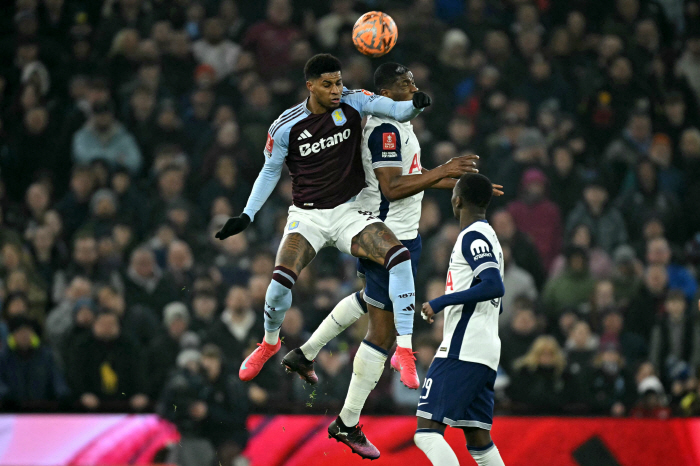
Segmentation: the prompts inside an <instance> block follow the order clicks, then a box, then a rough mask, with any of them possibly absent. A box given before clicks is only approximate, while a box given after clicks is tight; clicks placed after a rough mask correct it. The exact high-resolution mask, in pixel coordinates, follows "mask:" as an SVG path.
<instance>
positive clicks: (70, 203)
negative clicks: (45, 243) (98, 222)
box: [56, 165, 95, 238]
mask: <svg viewBox="0 0 700 466" xmlns="http://www.w3.org/2000/svg"><path fill="white" fill-rule="evenodd" d="M94 187H95V178H94V175H93V173H92V170H91V169H90V168H89V167H86V166H81V165H77V166H76V167H74V168H73V172H72V174H71V179H70V191H69V192H68V193H67V194H66V195H65V196H64V197H63V199H61V200H60V201H59V202H58V203H57V204H56V210H57V211H58V213H59V214H60V219H61V220H62V222H63V229H64V230H65V235H66V237H67V238H70V237H72V236H73V234H74V233H75V232H76V231H77V230H78V228H80V227H81V226H82V225H83V223H85V220H86V219H87V218H88V215H89V213H90V198H91V196H92V191H93V189H94Z"/></svg>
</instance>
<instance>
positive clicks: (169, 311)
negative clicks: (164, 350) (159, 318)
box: [163, 301, 190, 327]
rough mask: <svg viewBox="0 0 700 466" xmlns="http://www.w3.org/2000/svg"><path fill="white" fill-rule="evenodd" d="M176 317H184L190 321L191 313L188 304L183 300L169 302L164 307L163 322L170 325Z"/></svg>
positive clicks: (186, 320)
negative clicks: (182, 301)
mask: <svg viewBox="0 0 700 466" xmlns="http://www.w3.org/2000/svg"><path fill="white" fill-rule="evenodd" d="M176 319H184V320H185V322H188V323H189V321H190V313H189V311H188V310H187V306H185V304H183V303H181V302H177V301H176V302H173V303H170V304H167V305H166V306H165V308H164V309H163V323H164V324H165V325H166V327H167V326H170V324H172V323H173V322H174V321H175V320H176Z"/></svg>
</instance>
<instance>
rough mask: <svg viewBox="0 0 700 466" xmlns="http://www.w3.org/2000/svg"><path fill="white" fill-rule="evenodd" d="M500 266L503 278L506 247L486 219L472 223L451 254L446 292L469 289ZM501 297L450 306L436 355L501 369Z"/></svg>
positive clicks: (459, 238) (446, 309)
mask: <svg viewBox="0 0 700 466" xmlns="http://www.w3.org/2000/svg"><path fill="white" fill-rule="evenodd" d="M488 268H496V269H498V270H499V272H500V274H501V278H503V251H502V250H501V245H500V243H499V242H498V238H497V237H496V232H494V231H493V228H491V225H489V224H488V222H486V220H479V221H477V222H474V223H472V224H471V225H469V226H468V227H467V228H465V229H464V230H462V232H461V233H460V234H459V236H458V237H457V243H456V244H455V246H454V249H452V255H451V256H450V268H449V269H448V272H447V282H446V285H445V294H450V293H455V292H458V291H464V290H468V289H469V288H471V287H472V286H474V285H476V284H477V283H479V281H480V280H479V274H480V273H481V272H482V271H484V270H486V269H488ZM500 310H501V298H497V299H492V300H491V301H482V302H479V303H471V304H460V305H455V306H447V307H446V308H445V309H444V311H443V312H444V313H445V328H444V330H443V340H442V343H441V344H440V347H439V348H438V351H437V353H436V354H435V357H436V358H452V359H459V360H461V361H470V362H475V363H480V364H484V365H486V366H488V367H490V368H491V369H493V370H497V369H498V362H499V359H500V356H501V340H500V338H499V337H498V315H499V313H500Z"/></svg>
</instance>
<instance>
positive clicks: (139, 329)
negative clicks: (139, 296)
mask: <svg viewBox="0 0 700 466" xmlns="http://www.w3.org/2000/svg"><path fill="white" fill-rule="evenodd" d="M97 301H98V304H99V306H100V307H101V308H102V309H103V310H108V311H110V312H113V313H115V314H116V315H117V316H118V317H119V320H120V325H121V328H122V329H123V333H124V334H125V335H129V336H130V337H132V338H134V339H135V340H136V341H137V342H138V343H139V344H140V345H141V346H143V347H144V348H145V347H147V346H148V345H149V344H150V343H151V341H152V340H153V339H154V338H156V337H158V334H159V333H160V328H159V327H160V326H159V325H158V319H156V316H155V313H154V312H153V311H152V310H151V309H149V308H147V307H144V306H143V305H141V304H132V305H131V306H127V303H126V299H125V298H124V293H122V292H121V291H120V290H119V289H117V288H115V287H114V286H111V285H103V286H100V287H99V288H98V290H97Z"/></svg>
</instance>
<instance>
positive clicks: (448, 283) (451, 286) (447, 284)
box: [445, 270, 455, 292]
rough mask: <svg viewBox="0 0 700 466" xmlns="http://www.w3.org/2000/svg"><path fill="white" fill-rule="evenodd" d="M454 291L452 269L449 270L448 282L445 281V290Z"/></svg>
mask: <svg viewBox="0 0 700 466" xmlns="http://www.w3.org/2000/svg"><path fill="white" fill-rule="evenodd" d="M448 290H449V291H454V290H455V289H454V286H453V284H452V271H451V270H450V271H448V272H447V283H445V292H447V291H448Z"/></svg>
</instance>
